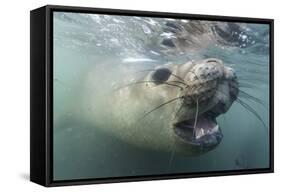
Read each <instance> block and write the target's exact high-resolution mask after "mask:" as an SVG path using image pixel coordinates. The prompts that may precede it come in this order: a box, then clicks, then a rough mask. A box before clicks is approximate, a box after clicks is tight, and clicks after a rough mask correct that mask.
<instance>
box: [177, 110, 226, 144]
mask: <svg viewBox="0 0 281 192" xmlns="http://www.w3.org/2000/svg"><path fill="white" fill-rule="evenodd" d="M195 121H196V120H195V119H189V120H184V121H181V122H177V123H175V124H174V131H175V134H176V135H177V136H178V137H179V138H180V140H181V141H183V142H184V143H187V144H189V145H192V146H194V147H207V148H209V147H215V146H216V145H218V144H219V143H220V141H221V140H222V138H223V135H222V133H221V130H220V128H219V125H218V124H217V121H216V116H215V115H214V114H213V112H205V113H203V114H201V115H199V116H198V118H197V121H196V122H195Z"/></svg>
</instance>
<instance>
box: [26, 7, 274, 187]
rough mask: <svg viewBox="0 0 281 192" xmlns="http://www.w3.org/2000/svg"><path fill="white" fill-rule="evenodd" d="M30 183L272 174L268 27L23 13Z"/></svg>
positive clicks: (197, 18)
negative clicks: (27, 63) (28, 70)
mask: <svg viewBox="0 0 281 192" xmlns="http://www.w3.org/2000/svg"><path fill="white" fill-rule="evenodd" d="M30 18H31V20H30V24H31V28H30V40H31V56H30V58H31V99H30V101H31V133H30V138H31V141H30V142H31V144H30V152H31V154H30V179H31V181H33V182H35V183H38V184H41V185H44V186H59V185H76V184H91V183H106V182H123V181H140V180H154V179H174V178H189V177H204V176H223V175H237V174H251V173H271V172H273V20H272V19H258V18H243V17H226V16H210V15H191V14H182V13H163V12H146V11H133V10H115V9H100V8H84V7H65V6H54V5H48V6H44V7H41V8H38V9H35V10H32V11H31V17H30Z"/></svg>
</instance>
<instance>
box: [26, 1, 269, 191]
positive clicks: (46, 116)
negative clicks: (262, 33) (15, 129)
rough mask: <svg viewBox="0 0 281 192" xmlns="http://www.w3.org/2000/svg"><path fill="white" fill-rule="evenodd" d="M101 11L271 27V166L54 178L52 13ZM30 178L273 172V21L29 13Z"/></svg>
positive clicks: (48, 182)
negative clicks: (230, 169) (175, 172)
mask: <svg viewBox="0 0 281 192" xmlns="http://www.w3.org/2000/svg"><path fill="white" fill-rule="evenodd" d="M54 11H63V12H79V13H100V14H108V15H126V16H148V17H165V18H167V17H169V18H181V19H193V20H200V19H201V20H210V21H229V22H244V23H261V24H268V25H269V26H270V50H269V51H270V74H269V75H270V130H269V131H270V132H269V139H270V166H269V167H268V168H264V169H244V170H233V171H228V170H225V171H211V172H200V173H185V174H167V175H144V176H130V177H114V178H103V179H91V178H89V179H81V180H65V181H54V180H53V178H52V174H53V162H52V159H53V152H52V148H53V138H52V133H53V131H52V124H53V119H52V116H53V109H52V108H53V98H52V95H53V61H52V59H53V53H52V47H53V36H52V35H53V34H52V31H53V12H54ZM30 47H31V48H30V65H31V69H30V70H31V76H30V85H31V90H30V180H31V181H32V182H35V183H38V184H40V185H43V186H48V187H49V186H62V185H81V184H94V183H112V182H128V181H144V180H159V179H177V178H190V177H193V178H194V177H209V176H226V175H242V174H256V173H273V172H274V146H273V143H274V128H273V127H274V90H273V89H274V82H273V80H274V20H273V19H260V18H246V17H226V16H213V15H194V14H182V13H167V12H148V11H136V10H118V9H101V8H88V7H70V6H56V5H46V6H44V7H41V8H38V9H35V10H32V11H31V12H30Z"/></svg>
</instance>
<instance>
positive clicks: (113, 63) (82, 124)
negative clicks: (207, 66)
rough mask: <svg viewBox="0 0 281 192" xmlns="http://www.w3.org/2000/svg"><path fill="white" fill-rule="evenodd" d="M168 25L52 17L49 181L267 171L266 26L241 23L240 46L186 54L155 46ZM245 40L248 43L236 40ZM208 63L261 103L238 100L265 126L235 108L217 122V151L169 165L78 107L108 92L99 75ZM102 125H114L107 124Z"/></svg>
mask: <svg viewBox="0 0 281 192" xmlns="http://www.w3.org/2000/svg"><path fill="white" fill-rule="evenodd" d="M167 21H168V22H173V20H165V19H160V18H159V19H158V18H154V19H151V18H140V17H122V16H102V15H101V16H98V15H87V14H78V13H76V14H73V13H55V14H54V132H53V133H54V135H53V137H54V149H53V151H54V159H53V164H54V170H53V173H54V175H53V177H54V179H55V180H71V179H87V178H103V177H120V176H136V175H159V174H167V173H191V172H202V171H204V172H205V171H219V170H236V169H254V168H267V167H269V137H268V129H269V86H268V85H269V50H268V49H269V39H268V38H269V37H268V35H269V34H268V33H269V28H268V25H262V24H241V26H242V29H243V30H244V31H243V30H242V35H241V38H242V40H241V38H240V39H239V38H238V39H237V40H236V41H235V40H231V43H230V44H228V45H226V44H225V43H222V44H221V45H219V46H218V45H216V44H210V45H208V46H206V47H204V46H202V44H200V43H199V44H200V45H198V47H200V48H198V49H197V48H196V49H194V50H192V51H189V50H190V48H189V49H176V51H169V50H170V49H171V50H174V49H172V48H173V46H171V45H170V46H166V47H165V46H163V43H162V44H161V41H162V39H163V38H167V36H169V35H171V34H169V33H168V32H167V29H166V32H165V28H164V27H165V23H167ZM181 23H182V24H183V25H184V24H186V23H187V21H186V20H183V21H181ZM170 29H171V30H174V29H173V28H170ZM239 32H240V33H241V31H239ZM163 33H164V34H163ZM165 33H168V34H165ZM161 34H162V35H161ZM245 34H246V35H247V38H248V39H246V40H243V38H244V36H243V35H245ZM169 38H170V37H169ZM174 38H176V37H174ZM233 42H234V43H233ZM203 44H204V43H203ZM176 46H177V45H176ZM194 46H195V47H196V42H195V45H194ZM208 57H215V58H219V59H221V60H223V61H224V63H226V64H227V65H229V66H231V67H233V68H234V69H235V71H236V73H237V75H238V80H239V81H240V82H241V84H243V83H245V84H247V85H248V87H247V86H245V88H244V89H243V90H244V91H246V92H247V93H249V94H250V95H253V96H255V97H257V98H259V99H260V100H262V102H263V105H260V104H259V103H256V102H253V101H251V100H244V101H245V102H246V103H248V104H249V105H250V106H251V107H252V108H253V109H254V110H255V111H256V112H257V114H259V116H260V117H261V119H262V121H263V122H264V124H265V126H264V125H263V123H262V122H261V120H259V119H258V118H257V117H256V116H255V115H253V114H252V113H250V112H249V111H247V110H245V108H243V107H242V106H241V105H239V104H238V103H236V102H235V103H233V105H232V106H231V108H230V110H229V111H228V112H227V113H226V114H223V115H221V116H219V117H218V119H217V121H218V122H219V124H220V126H221V127H222V128H223V130H222V131H223V135H224V137H223V140H222V142H221V143H220V144H219V146H218V147H216V148H215V149H214V150H212V151H210V152H208V153H206V154H203V155H200V156H185V155H183V154H174V156H173V158H172V160H171V153H166V152H156V151H151V150H149V149H145V148H139V147H135V146H134V145H130V144H128V143H126V142H124V141H121V140H119V139H118V138H115V137H114V136H113V135H110V134H108V133H107V132H105V131H103V128H102V127H97V126H96V125H95V123H94V122H91V121H90V120H89V118H88V117H89V116H90V115H92V114H95V113H98V111H99V108H98V107H95V105H93V106H89V107H85V105H84V104H85V102H86V103H87V102H90V101H91V100H94V99H95V98H97V99H101V98H102V94H104V93H106V92H107V91H109V89H110V86H109V85H111V84H112V83H114V82H110V80H109V79H108V78H107V77H106V75H107V73H110V74H113V75H112V79H118V77H119V79H120V75H121V74H122V73H124V68H125V69H128V70H131V71H132V70H142V69H149V68H151V66H157V65H163V64H166V63H182V62H186V61H189V60H191V59H195V60H196V59H203V58H208ZM121 69H122V70H123V71H122V70H121ZM91 71H94V74H95V77H94V80H95V81H94V83H93V85H89V84H87V83H86V82H87V81H86V80H85V79H86V78H87V76H88V74H89V72H91ZM121 72H122V73H121ZM90 86H92V87H93V89H94V90H97V91H96V92H95V93H94V98H93V97H92V95H91V97H90V96H88V97H87V94H86V95H85V93H87V91H85V90H87V89H88V88H89V87H90ZM93 119H94V117H93ZM105 121H106V120H105ZM108 125H112V126H114V122H108Z"/></svg>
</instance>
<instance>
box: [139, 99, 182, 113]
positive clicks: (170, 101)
mask: <svg viewBox="0 0 281 192" xmlns="http://www.w3.org/2000/svg"><path fill="white" fill-rule="evenodd" d="M178 99H183V96H180V97H176V98H174V99H171V100H169V101H167V102H165V103H162V104H161V105H159V106H157V107H155V108H154V109H152V110H151V111H148V112H147V113H145V114H144V116H143V117H142V118H144V117H146V116H147V115H149V114H150V113H152V112H153V111H156V110H157V109H159V108H161V107H163V106H165V105H167V104H169V103H172V102H173V101H176V100H178Z"/></svg>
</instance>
